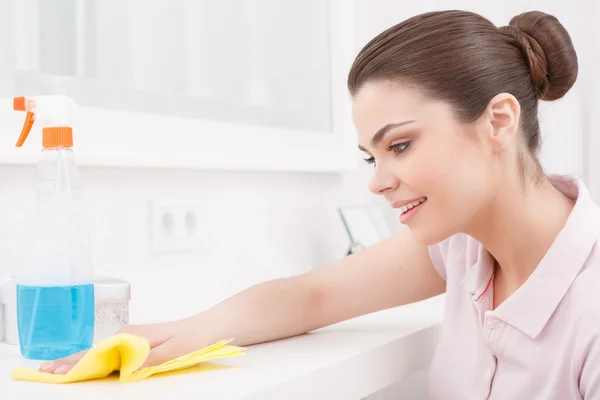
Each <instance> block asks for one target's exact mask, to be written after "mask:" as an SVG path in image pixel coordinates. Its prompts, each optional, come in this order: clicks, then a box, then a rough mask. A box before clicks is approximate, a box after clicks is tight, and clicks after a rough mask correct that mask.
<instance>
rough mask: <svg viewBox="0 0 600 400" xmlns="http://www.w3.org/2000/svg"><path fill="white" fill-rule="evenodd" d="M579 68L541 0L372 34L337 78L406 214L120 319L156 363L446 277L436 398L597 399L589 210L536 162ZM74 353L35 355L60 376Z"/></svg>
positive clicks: (597, 227) (366, 145) (599, 352)
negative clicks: (230, 285)
mask: <svg viewBox="0 0 600 400" xmlns="http://www.w3.org/2000/svg"><path fill="white" fill-rule="evenodd" d="M577 68H578V64H577V56H576V54H575V50H574V48H573V45H572V43H571V39H570V37H569V35H568V33H567V32H566V30H565V29H564V27H563V26H562V25H561V24H560V23H559V22H558V21H557V20H556V19H555V18H554V17H552V16H550V15H547V14H544V13H541V12H529V13H525V14H522V15H519V16H517V17H515V18H513V19H512V20H511V21H510V24H509V25H508V26H506V27H502V28H496V27H495V26H494V25H492V24H491V23H490V22H489V21H488V20H486V19H484V18H483V17H481V16H478V15H476V14H472V13H468V12H461V11H447V12H432V13H427V14H423V15H419V16H416V17H414V18H411V19H409V20H407V21H404V22H402V23H400V24H398V25H396V26H394V27H392V28H390V29H388V30H387V31H385V32H383V33H381V34H380V35H379V36H377V37H376V38H374V39H373V40H372V41H371V42H370V43H368V44H367V45H366V46H365V47H364V48H363V49H362V50H361V52H360V53H359V54H358V56H357V58H356V60H355V62H354V64H353V66H352V69H351V71H350V74H349V77H348V86H349V89H350V92H351V94H352V96H353V119H354V123H355V126H356V128H357V131H358V135H359V142H360V147H361V149H362V150H363V151H364V152H365V153H366V154H367V159H366V161H367V162H368V163H371V164H373V166H374V172H373V179H372V182H371V183H370V190H371V191H372V192H373V193H375V194H378V195H381V196H384V197H385V198H386V199H387V200H388V201H389V203H390V205H391V206H392V207H394V208H396V209H398V210H399V212H400V214H401V216H400V220H401V222H402V223H403V224H405V225H407V226H408V227H409V228H410V229H408V230H403V231H401V232H400V233H399V234H398V235H396V236H395V237H392V238H390V239H387V240H385V241H383V242H381V243H379V244H377V245H375V246H372V247H370V248H368V249H366V250H363V251H361V252H360V253H358V254H355V255H352V256H349V257H347V258H344V259H343V260H340V261H337V262H335V263H333V264H331V265H328V266H326V267H324V268H320V269H317V270H315V271H313V272H310V273H308V274H305V275H302V276H296V277H291V278H287V279H280V280H275V281H270V282H266V283H263V284H260V285H257V286H255V287H252V288H250V289H248V290H246V291H244V292H242V293H240V294H238V295H236V296H233V297H232V298H229V299H227V300H226V301H224V302H223V303H221V304H219V305H217V306H215V307H214V308H211V309H209V310H206V311H204V312H201V313H199V314H198V315H195V316H193V317H190V318H187V319H185V320H182V321H175V322H167V323H161V324H153V325H141V326H128V327H126V328H125V329H124V330H123V331H125V332H129V333H134V334H138V335H143V336H145V337H147V338H148V339H149V340H150V342H151V346H152V351H151V354H150V357H149V359H148V360H147V363H146V366H149V365H155V364H159V363H162V362H165V361H167V360H170V359H173V358H175V357H177V356H180V355H183V354H185V353H188V352H191V351H193V350H196V349H198V348H200V347H203V346H205V345H208V344H210V343H212V342H215V341H217V340H220V339H222V338H223V337H235V338H236V344H238V345H242V346H246V345H251V344H255V343H260V342H265V341H270V340H275V339H280V338H285V337H289V336H293V335H298V334H302V333H305V332H308V331H311V330H313V329H316V328H319V327H323V326H326V325H330V324H332V323H335V322H339V321H342V320H345V319H348V318H352V317H357V316H359V315H362V314H366V313H370V312H374V311H378V310H383V309H387V308H390V307H396V306H400V305H403V304H407V303H411V302H415V301H419V300H422V299H426V298H429V297H431V296H434V295H437V294H440V293H442V292H444V291H445V292H446V296H447V300H446V312H445V320H444V324H443V329H442V335H441V341H440V344H439V348H438V350H437V353H436V356H435V358H434V361H433V364H432V367H431V379H430V381H431V389H430V393H431V396H432V397H433V398H443V399H448V398H457V399H458V398H460V399H473V398H482V397H483V398H488V397H489V398H494V399H517V398H519V399H534V398H535V399H581V398H585V399H591V398H600V379H599V372H598V371H599V368H600V343H599V342H598V333H599V331H600V301H599V300H600V299H599V297H600V294H598V293H600V291H598V290H596V286H597V282H600V259H599V252H598V246H597V245H596V243H597V241H598V238H599V237H600V209H599V208H598V207H597V206H596V205H595V204H594V203H593V201H592V200H591V199H590V197H589V195H588V194H587V191H586V189H585V187H584V186H583V183H582V182H581V181H579V180H576V179H571V180H569V179H565V178H560V177H549V176H546V175H545V174H544V172H543V170H542V168H541V167H540V164H539V162H538V159H537V152H538V148H539V145H540V130H539V124H538V118H537V111H538V100H547V101H551V100H556V99H559V98H561V97H563V96H564V95H565V94H566V93H567V91H568V90H569V89H570V88H571V86H572V85H573V84H574V82H575V80H576V77H577ZM358 288H360V293H361V295H360V296H356V292H357V289H358ZM79 357H80V355H76V356H73V357H71V358H67V359H65V360H59V361H57V362H55V363H50V364H45V365H43V366H42V370H44V371H48V372H54V373H64V372H66V371H68V369H69V368H70V367H71V366H72V365H73V364H74V363H75V362H76V361H77V359H78V358H79Z"/></svg>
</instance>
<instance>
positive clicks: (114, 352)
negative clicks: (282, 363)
mask: <svg viewBox="0 0 600 400" xmlns="http://www.w3.org/2000/svg"><path fill="white" fill-rule="evenodd" d="M230 341H231V340H223V341H221V342H219V343H216V344H213V345H212V346H209V347H206V348H204V349H202V350H199V351H196V352H193V353H190V354H187V355H185V356H182V357H179V358H176V359H174V360H171V361H167V362H166V363H163V364H161V365H157V366H155V367H148V368H144V369H141V370H138V368H139V367H140V366H141V365H142V364H143V363H144V361H146V358H147V357H148V354H150V345H149V343H148V340H147V339H145V338H142V337H139V336H134V335H129V334H124V333H122V334H118V335H115V336H112V337H109V338H108V339H105V340H103V341H102V342H100V343H97V344H96V345H95V346H94V347H92V348H91V349H90V350H89V351H88V352H87V353H86V354H85V355H84V356H83V357H82V358H81V360H79V362H78V363H77V364H76V365H75V366H74V367H73V368H72V369H71V370H70V371H69V372H67V373H66V374H51V373H47V372H40V371H37V370H32V369H27V368H22V367H17V368H14V369H13V371H12V376H13V379H15V380H20V381H31V382H44V383H73V382H81V381H88V380H92V379H101V378H106V377H107V376H109V375H110V374H112V373H113V372H115V371H119V381H121V382H135V381H141V380H143V379H146V378H148V377H149V376H151V375H155V374H160V373H163V372H170V371H176V370H181V369H184V368H190V367H194V366H196V365H198V364H200V363H203V362H205V361H209V360H214V359H217V358H225V357H231V356H237V355H241V354H243V351H244V350H245V349H244V348H242V347H236V346H229V345H227V343H229V342H230Z"/></svg>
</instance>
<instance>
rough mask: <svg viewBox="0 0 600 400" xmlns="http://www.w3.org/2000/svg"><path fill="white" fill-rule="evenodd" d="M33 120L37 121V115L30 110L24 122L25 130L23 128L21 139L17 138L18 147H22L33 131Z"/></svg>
mask: <svg viewBox="0 0 600 400" xmlns="http://www.w3.org/2000/svg"><path fill="white" fill-rule="evenodd" d="M33 121H35V115H34V114H33V113H32V112H28V113H27V117H25V123H24V124H23V130H21V135H20V136H19V140H17V147H21V146H23V143H25V139H27V136H28V135H29V131H31V127H32V126H33Z"/></svg>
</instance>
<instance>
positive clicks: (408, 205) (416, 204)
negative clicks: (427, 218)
mask: <svg viewBox="0 0 600 400" xmlns="http://www.w3.org/2000/svg"><path fill="white" fill-rule="evenodd" d="M425 200H427V197H421V198H420V199H419V200H416V201H413V202H412V203H409V204H406V205H404V206H402V207H400V214H404V213H405V212H407V211H408V210H410V209H411V208H413V207H416V206H418V205H419V204H421V203H422V202H424V201H425Z"/></svg>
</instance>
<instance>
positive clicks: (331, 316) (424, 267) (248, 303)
mask: <svg viewBox="0 0 600 400" xmlns="http://www.w3.org/2000/svg"><path fill="white" fill-rule="evenodd" d="M444 289H445V281H444V280H443V279H442V278H441V277H440V276H439V274H438V272H437V271H436V270H435V269H434V267H433V264H432V262H431V260H430V258H429V254H428V251H427V248H426V247H425V246H422V245H419V244H418V243H416V242H415V241H414V240H413V238H412V235H411V234H410V232H409V231H408V230H403V231H401V232H400V233H398V234H397V235H395V236H393V237H391V238H389V239H386V240H384V241H382V242H381V243H378V244H376V245H374V246H372V247H369V248H367V249H364V250H362V251H361V252H359V253H357V254H353V255H351V256H348V257H344V258H343V259H341V260H339V261H336V262H334V263H332V264H330V265H327V266H325V267H323V268H320V269H317V270H315V271H312V272H309V273H307V274H304V275H299V276H295V277H290V278H283V279H277V280H273V281H268V282H265V283H261V284H258V285H256V286H253V287H251V288H249V289H247V290H244V291H242V292H240V293H239V294H237V295H234V296H232V297H230V298H228V299H227V300H225V301H223V302H221V303H220V304H217V305H216V306H214V307H212V308H210V309H207V310H205V311H203V312H201V313H199V314H197V315H194V316H192V317H190V318H187V319H185V320H182V321H176V322H169V323H163V324H151V325H137V326H127V327H125V328H124V329H123V332H128V333H133V334H138V335H142V336H145V337H147V338H148V339H149V340H150V344H151V346H152V347H153V348H152V351H151V353H150V356H149V358H148V360H147V362H146V364H145V365H144V366H151V365H157V364H161V363H163V362H165V361H168V360H171V359H173V358H176V357H178V356H181V355H184V354H187V353H189V352H192V351H194V350H197V349H199V348H202V347H204V346H206V345H209V344H211V343H214V342H217V341H220V340H222V339H224V338H234V343H233V344H236V345H239V346H247V345H251V344H256V343H261V342H266V341H271V340H276V339H282V338H286V337H290V336H295V335H299V334H303V333H306V332H309V331H312V330H314V329H317V328H320V327H324V326H327V325H331V324H333V323H336V322H339V321H343V320H346V319H349V318H353V317H357V316H360V315H363V314H367V313H370V312H374V311H378V310H383V309H387V308H391V307H395V306H399V305H403V304H407V303H412V302H415V301H419V300H422V299H426V298H429V297H432V296H434V295H437V294H440V293H442V292H444ZM80 357H81V354H79V355H76V356H72V357H70V358H68V359H66V360H60V361H59V362H57V363H54V364H51V365H45V366H43V367H42V370H44V371H55V372H57V373H62V372H66V371H68V368H70V366H72V365H74V364H75V363H76V362H77V360H78V359H79V358H80ZM59 366H64V367H63V368H61V369H60V370H57V367H59Z"/></svg>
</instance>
